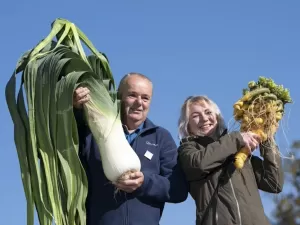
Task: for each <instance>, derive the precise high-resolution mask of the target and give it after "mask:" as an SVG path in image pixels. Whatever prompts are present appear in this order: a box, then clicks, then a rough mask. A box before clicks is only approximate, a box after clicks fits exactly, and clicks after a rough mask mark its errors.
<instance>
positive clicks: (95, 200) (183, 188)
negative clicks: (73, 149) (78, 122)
mask: <svg viewBox="0 0 300 225" xmlns="http://www.w3.org/2000/svg"><path fill="white" fill-rule="evenodd" d="M78 130H79V137H80V140H81V141H80V147H79V154H80V159H81V161H82V164H83V165H84V168H85V170H86V174H87V177H88V184H89V189H88V198H87V202H86V208H87V225H158V224H159V220H160V218H161V215H162V212H163V209H164V205H165V202H171V203H179V202H183V201H185V200H186V198H187V196H188V184H187V182H186V180H185V178H184V174H183V172H182V170H181V169H180V166H179V164H177V146H176V144H175V142H174V140H173V138H172V136H171V134H170V133H169V132H168V131H167V130H166V129H164V128H162V127H159V126H156V125H154V124H153V123H152V122H151V121H150V120H149V119H147V120H146V121H145V122H144V128H143V129H142V130H141V131H140V132H139V134H138V135H137V136H136V137H135V138H134V140H133V141H132V142H131V143H130V144H131V146H132V148H133V149H134V150H135V151H136V153H137V155H138V156H139V158H140V160H141V165H142V167H141V171H142V172H143V174H144V182H143V184H142V186H141V187H140V188H138V189H137V190H136V191H134V192H133V193H125V192H123V191H121V192H118V193H115V187H114V186H113V185H112V184H111V183H110V181H109V180H107V179H106V177H105V175H104V172H103V168H102V164H101V159H100V154H99V150H98V147H97V144H96V142H95V140H94V138H93V137H92V134H91V133H90V131H89V129H88V128H87V127H85V128H83V127H81V126H80V127H79V129H78ZM116 141H118V140H117V139H116ZM147 151H148V152H150V153H152V154H153V155H152V158H151V159H149V157H148V158H147V157H146V156H145V153H146V152H147ZM150 155H151V154H150Z"/></svg>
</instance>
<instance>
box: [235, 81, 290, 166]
mask: <svg viewBox="0 0 300 225" xmlns="http://www.w3.org/2000/svg"><path fill="white" fill-rule="evenodd" d="M291 102H292V99H291V97H290V92H289V90H288V89H286V88H284V87H283V86H282V85H277V84H276V83H275V82H274V81H273V80H272V79H271V78H266V77H262V76H261V77H259V79H258V81H257V82H255V81H250V82H249V83H248V88H245V89H243V96H242V97H241V98H240V99H239V100H238V101H237V102H236V103H235V104H234V106H233V107H234V118H235V120H236V121H237V122H239V123H240V131H242V132H246V131H251V132H253V133H255V134H257V135H259V137H260V139H261V142H266V141H270V144H274V143H276V142H275V140H274V135H275V133H276V132H277V129H278V126H279V122H280V120H281V119H282V117H283V115H284V112H285V105H286V104H287V103H291ZM270 149H272V150H273V151H277V148H273V147H272V146H271V148H270ZM275 153H278V152H275ZM249 154H250V152H249V150H248V149H247V148H246V147H244V148H242V149H241V150H240V151H239V152H238V153H237V154H236V155H235V161H234V165H235V167H236V168H238V169H241V168H243V166H244V163H245V161H246V160H247V158H248V156H249Z"/></svg>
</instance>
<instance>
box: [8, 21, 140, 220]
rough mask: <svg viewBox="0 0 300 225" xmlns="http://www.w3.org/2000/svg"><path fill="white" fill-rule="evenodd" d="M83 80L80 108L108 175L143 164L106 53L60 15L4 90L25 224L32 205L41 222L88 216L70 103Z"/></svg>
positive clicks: (112, 177)
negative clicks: (85, 94) (86, 95)
mask: <svg viewBox="0 0 300 225" xmlns="http://www.w3.org/2000/svg"><path fill="white" fill-rule="evenodd" d="M83 44H84V45H85V47H86V48H85V49H87V50H90V52H91V53H90V54H89V55H87V54H86V52H85V51H84V48H83V47H84V46H83ZM17 78H19V81H20V82H17ZM17 84H18V91H17V95H16V85H17ZM80 86H85V87H87V88H89V90H90V101H89V102H88V103H85V104H84V106H83V109H82V113H83V115H84V119H85V123H86V124H87V125H88V126H89V128H90V130H91V132H92V134H93V137H94V138H95V140H96V142H97V145H98V146H99V152H100V155H101V159H102V165H103V170H104V173H105V175H106V178H107V181H108V182H109V181H111V182H115V181H117V180H119V179H124V177H125V178H126V177H127V176H126V174H127V173H128V172H130V171H139V170H140V168H141V164H140V160H139V158H138V156H137V154H136V153H135V152H134V151H133V149H132V148H131V146H130V145H129V143H128V142H127V140H126V138H125V135H124V132H123V128H122V123H121V120H120V110H119V101H118V99H117V98H116V96H117V94H116V88H115V83H114V78H113V76H112V73H111V69H110V66H109V63H108V60H107V57H106V56H105V55H104V54H103V53H101V52H99V51H98V50H97V49H96V48H95V47H94V45H93V44H92V43H91V42H90V41H89V39H88V38H87V37H86V35H85V34H84V33H83V32H82V31H81V30H80V29H79V28H78V27H77V26H76V25H75V24H74V23H71V22H70V21H68V20H65V19H60V18H58V19H56V20H55V21H53V23H52V24H51V31H50V33H49V34H48V35H47V36H46V37H45V38H43V39H42V40H41V41H40V42H39V43H37V45H36V46H34V47H33V48H32V49H30V50H29V51H27V52H25V53H24V54H23V55H22V57H21V58H20V59H19V60H18V63H17V66H16V68H15V70H14V71H13V74H12V76H11V78H10V80H9V81H8V83H7V86H6V90H5V94H6V101H7V105H8V108H9V112H10V114H11V117H12V120H13V123H14V140H15V145H16V150H17V153H18V158H19V164H20V172H21V178H22V182H23V187H24V192H25V196H26V200H27V225H33V224H37V223H36V221H35V218H34V215H35V212H36V213H37V216H38V222H39V224H40V225H54V224H55V225H84V224H86V208H85V202H86V196H87V190H88V183H87V177H86V174H85V171H84V169H83V166H82V164H81V161H80V160H79V156H78V151H79V147H78V146H79V136H78V128H77V124H76V120H75V116H74V111H73V110H74V109H73V93H74V90H75V89H76V88H78V87H80ZM112 197H113V196H112ZM22 224H26V223H25V222H24V223H22Z"/></svg>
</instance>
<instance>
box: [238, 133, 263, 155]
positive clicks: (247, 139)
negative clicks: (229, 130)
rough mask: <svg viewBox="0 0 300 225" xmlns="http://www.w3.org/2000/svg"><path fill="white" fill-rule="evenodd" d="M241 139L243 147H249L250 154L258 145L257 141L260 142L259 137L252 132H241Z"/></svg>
mask: <svg viewBox="0 0 300 225" xmlns="http://www.w3.org/2000/svg"><path fill="white" fill-rule="evenodd" d="M242 137H243V141H244V143H245V147H246V148H248V149H249V153H250V154H251V153H252V151H254V150H255V149H256V148H258V147H259V143H260V142H261V138H260V137H259V136H258V135H257V134H254V133H252V132H244V133H242Z"/></svg>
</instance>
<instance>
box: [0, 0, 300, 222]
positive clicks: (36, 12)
mask: <svg viewBox="0 0 300 225" xmlns="http://www.w3.org/2000/svg"><path fill="white" fill-rule="evenodd" d="M299 9H300V3H299V1H296V0H291V1H276V0H275V1H270V0H265V1H257V0H251V1H237V0H232V1H204V0H202V1H201V0H198V1H174V0H173V1H170V0H169V1H167V0H165V1H158V0H153V1H132V0H129V1H113V0H111V1H109V3H108V1H86V3H83V2H82V1H81V2H79V1H78V2H76V1H69V0H65V1H58V0H52V1H48V2H45V1H37V0H32V1H21V0H18V1H4V2H3V3H2V6H1V8H0V27H1V36H0V43H1V50H2V54H1V55H0V59H1V60H0V62H1V77H0V86H1V87H0V88H1V90H2V94H1V95H0V104H1V108H2V110H1V111H0V116H1V118H2V129H1V130H0V132H1V135H0V138H1V143H2V144H1V145H2V146H1V150H2V151H1V157H0V177H1V181H2V182H1V184H0V199H1V204H0V212H1V213H0V214H1V224H7V225H22V224H25V223H26V222H25V221H26V219H25V216H26V213H25V209H26V201H25V197H24V192H23V186H22V183H21V178H20V171H19V162H18V158H17V153H16V150H15V145H14V140H13V124H12V121H11V118H10V115H9V112H8V110H7V105H6V102H5V96H4V89H5V85H6V83H7V81H8V79H9V77H10V76H11V73H12V71H13V69H14V67H15V65H16V62H17V60H18V58H19V57H20V56H21V54H22V53H24V52H25V51H26V50H28V49H30V48H32V47H33V46H35V45H36V44H37V43H38V42H39V41H40V40H41V39H42V38H44V37H45V36H46V35H47V34H48V33H49V31H50V23H51V22H52V21H53V20H54V19H55V18H57V17H62V18H66V19H68V20H71V21H72V22H74V23H76V25H77V26H79V27H80V28H81V29H82V30H83V32H84V33H85V34H86V35H87V36H88V37H89V39H90V40H91V41H92V42H93V43H94V45H95V46H96V47H97V49H98V50H99V51H102V52H105V53H106V55H107V56H108V57H109V60H110V65H111V68H112V71H113V74H114V77H115V79H116V81H117V82H119V80H120V78H121V77H122V76H123V75H124V74H126V73H128V72H132V71H135V72H140V73H144V74H146V75H148V76H149V77H150V78H151V79H152V80H153V83H154V99H153V103H152V106H151V110H150V114H149V117H150V118H151V119H152V120H153V121H154V122H155V123H156V124H159V125H161V126H164V127H165V128H167V129H169V130H170V132H171V133H172V135H173V137H174V138H175V139H176V142H177V143H178V140H177V119H178V116H179V109H180V107H181V104H182V103H183V101H184V99H185V98H186V97H187V96H189V95H202V94H205V95H207V96H208V97H210V98H212V99H213V100H214V101H215V102H216V103H217V104H218V105H219V106H220V108H221V111H222V113H223V115H224V117H225V120H226V121H227V122H229V121H230V119H231V118H232V112H233V108H232V105H233V103H234V102H235V101H236V100H237V99H239V98H240V96H241V92H242V88H244V87H245V86H246V85H247V83H248V81H250V80H256V79H257V78H258V76H260V75H263V76H267V77H272V78H273V79H274V80H275V82H277V83H279V84H283V85H284V86H286V87H288V88H289V89H290V91H291V96H292V98H293V100H294V104H292V105H289V106H288V107H287V115H286V117H285V118H284V123H283V125H282V126H281V128H282V129H281V130H280V131H279V133H278V135H277V136H278V143H279V145H280V148H281V151H282V154H283V155H285V156H287V154H288V152H289V145H290V143H291V142H292V141H293V140H295V139H297V138H298V139H299V138H300V135H299V130H298V129H299V126H300V119H299V114H300V104H299V101H300V89H299V73H300V64H299V62H300V54H299V53H300V44H299V43H300V42H299V40H300V29H299V22H300V14H299ZM287 190H289V186H288V185H286V186H285V187H284V191H287ZM262 197H263V203H264V207H265V211H266V213H267V214H268V215H270V211H271V210H272V209H273V206H274V204H273V203H272V201H271V200H270V199H271V198H272V197H274V195H271V194H262ZM194 221H195V205H194V202H193V201H192V200H191V198H189V199H188V200H187V201H186V202H184V203H181V204H176V205H172V204H167V205H166V208H165V211H164V214H163V217H162V220H161V225H168V224H172V225H183V224H187V225H189V224H194Z"/></svg>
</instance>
